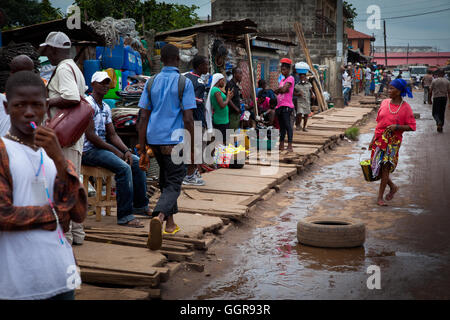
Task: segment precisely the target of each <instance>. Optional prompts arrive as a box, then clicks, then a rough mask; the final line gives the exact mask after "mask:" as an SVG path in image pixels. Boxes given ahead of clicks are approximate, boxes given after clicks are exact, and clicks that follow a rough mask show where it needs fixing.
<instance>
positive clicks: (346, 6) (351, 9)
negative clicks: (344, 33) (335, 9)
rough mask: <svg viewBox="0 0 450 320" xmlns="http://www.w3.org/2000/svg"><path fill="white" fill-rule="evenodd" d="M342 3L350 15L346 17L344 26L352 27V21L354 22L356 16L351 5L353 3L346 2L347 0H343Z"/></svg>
mask: <svg viewBox="0 0 450 320" xmlns="http://www.w3.org/2000/svg"><path fill="white" fill-rule="evenodd" d="M343 5H344V10H346V11H347V13H348V14H349V15H350V16H351V17H349V18H347V24H346V26H347V27H349V28H352V29H354V24H353V22H354V20H355V18H356V16H357V15H358V14H357V13H356V9H355V8H354V7H353V5H352V4H351V3H348V2H347V1H344V3H343Z"/></svg>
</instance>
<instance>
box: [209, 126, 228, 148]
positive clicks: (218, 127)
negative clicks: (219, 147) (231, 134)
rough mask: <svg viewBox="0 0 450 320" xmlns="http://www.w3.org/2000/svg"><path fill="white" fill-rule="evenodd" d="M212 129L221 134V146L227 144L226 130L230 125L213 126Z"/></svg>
mask: <svg viewBox="0 0 450 320" xmlns="http://www.w3.org/2000/svg"><path fill="white" fill-rule="evenodd" d="M213 127H214V129H217V130H219V131H220V132H221V133H222V140H223V141H222V144H223V145H226V143H227V129H229V128H230V123H227V124H215V123H214V124H213Z"/></svg>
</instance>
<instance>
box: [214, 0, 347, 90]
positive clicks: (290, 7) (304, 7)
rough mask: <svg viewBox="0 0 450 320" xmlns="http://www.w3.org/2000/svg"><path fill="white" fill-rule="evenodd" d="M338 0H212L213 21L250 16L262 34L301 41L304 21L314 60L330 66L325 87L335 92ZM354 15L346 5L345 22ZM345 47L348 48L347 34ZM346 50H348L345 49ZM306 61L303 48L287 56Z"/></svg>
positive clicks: (297, 47)
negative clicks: (297, 28)
mask: <svg viewBox="0 0 450 320" xmlns="http://www.w3.org/2000/svg"><path fill="white" fill-rule="evenodd" d="M336 3H337V1H336V0H274V1H273V0H215V1H212V2H211V14H212V20H213V21H218V20H236V19H243V18H248V19H251V20H252V21H254V22H256V24H257V25H258V35H260V36H264V37H269V38H278V39H283V40H287V41H292V42H295V43H298V41H297V36H296V34H295V30H294V26H293V24H294V22H300V23H301V24H302V27H303V32H304V34H305V39H306V43H307V46H308V49H309V53H310V56H311V60H312V62H313V63H316V64H319V65H326V66H328V70H329V74H328V76H327V81H326V82H325V87H326V89H328V90H329V91H331V92H335V89H334V88H331V87H333V86H334V84H333V83H332V82H329V81H328V80H329V79H334V78H337V75H336V74H335V70H336V68H335V66H336V50H337V49H336V47H337V44H336ZM349 16H350V14H349V13H348V12H347V11H346V10H345V8H344V25H345V22H346V19H347V17H349ZM343 47H344V48H346V47H347V39H346V35H345V33H344V43H343ZM344 52H345V50H344ZM287 56H288V57H289V58H291V59H292V60H294V61H302V60H303V61H305V57H304V54H303V50H302V47H301V46H300V45H298V46H296V47H292V48H291V49H290V51H289V54H288V55H287Z"/></svg>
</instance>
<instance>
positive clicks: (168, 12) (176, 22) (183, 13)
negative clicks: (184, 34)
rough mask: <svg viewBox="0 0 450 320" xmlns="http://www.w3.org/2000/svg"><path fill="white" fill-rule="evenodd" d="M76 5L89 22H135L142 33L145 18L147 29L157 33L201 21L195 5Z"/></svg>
mask: <svg viewBox="0 0 450 320" xmlns="http://www.w3.org/2000/svg"><path fill="white" fill-rule="evenodd" d="M75 3H76V4H77V5H78V6H79V7H80V9H81V13H82V16H83V17H84V12H86V15H87V16H88V20H97V21H100V20H102V19H103V18H105V17H113V18H115V19H121V18H124V17H126V18H133V19H134V20H136V29H137V30H142V18H144V24H145V28H146V29H155V30H156V31H166V30H171V29H178V28H185V27H189V26H192V25H194V24H196V23H198V22H199V21H200V19H199V18H198V16H197V14H196V13H195V10H196V9H198V7H197V6H195V5H193V6H186V5H180V4H168V3H164V2H161V3H157V2H156V1H155V0H147V1H144V2H141V1H139V0H128V1H124V0H75Z"/></svg>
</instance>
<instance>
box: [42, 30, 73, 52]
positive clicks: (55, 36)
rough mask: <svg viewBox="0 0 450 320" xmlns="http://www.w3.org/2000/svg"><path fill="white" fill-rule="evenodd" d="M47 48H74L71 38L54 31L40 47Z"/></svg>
mask: <svg viewBox="0 0 450 320" xmlns="http://www.w3.org/2000/svg"><path fill="white" fill-rule="evenodd" d="M45 46H50V47H55V48H61V49H69V48H70V47H71V46H72V43H71V42H70V39H69V37H68V36H67V35H66V34H65V33H64V32H60V31H53V32H50V33H49V34H48V36H47V38H46V39H45V42H44V43H41V45H40V47H45Z"/></svg>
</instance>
